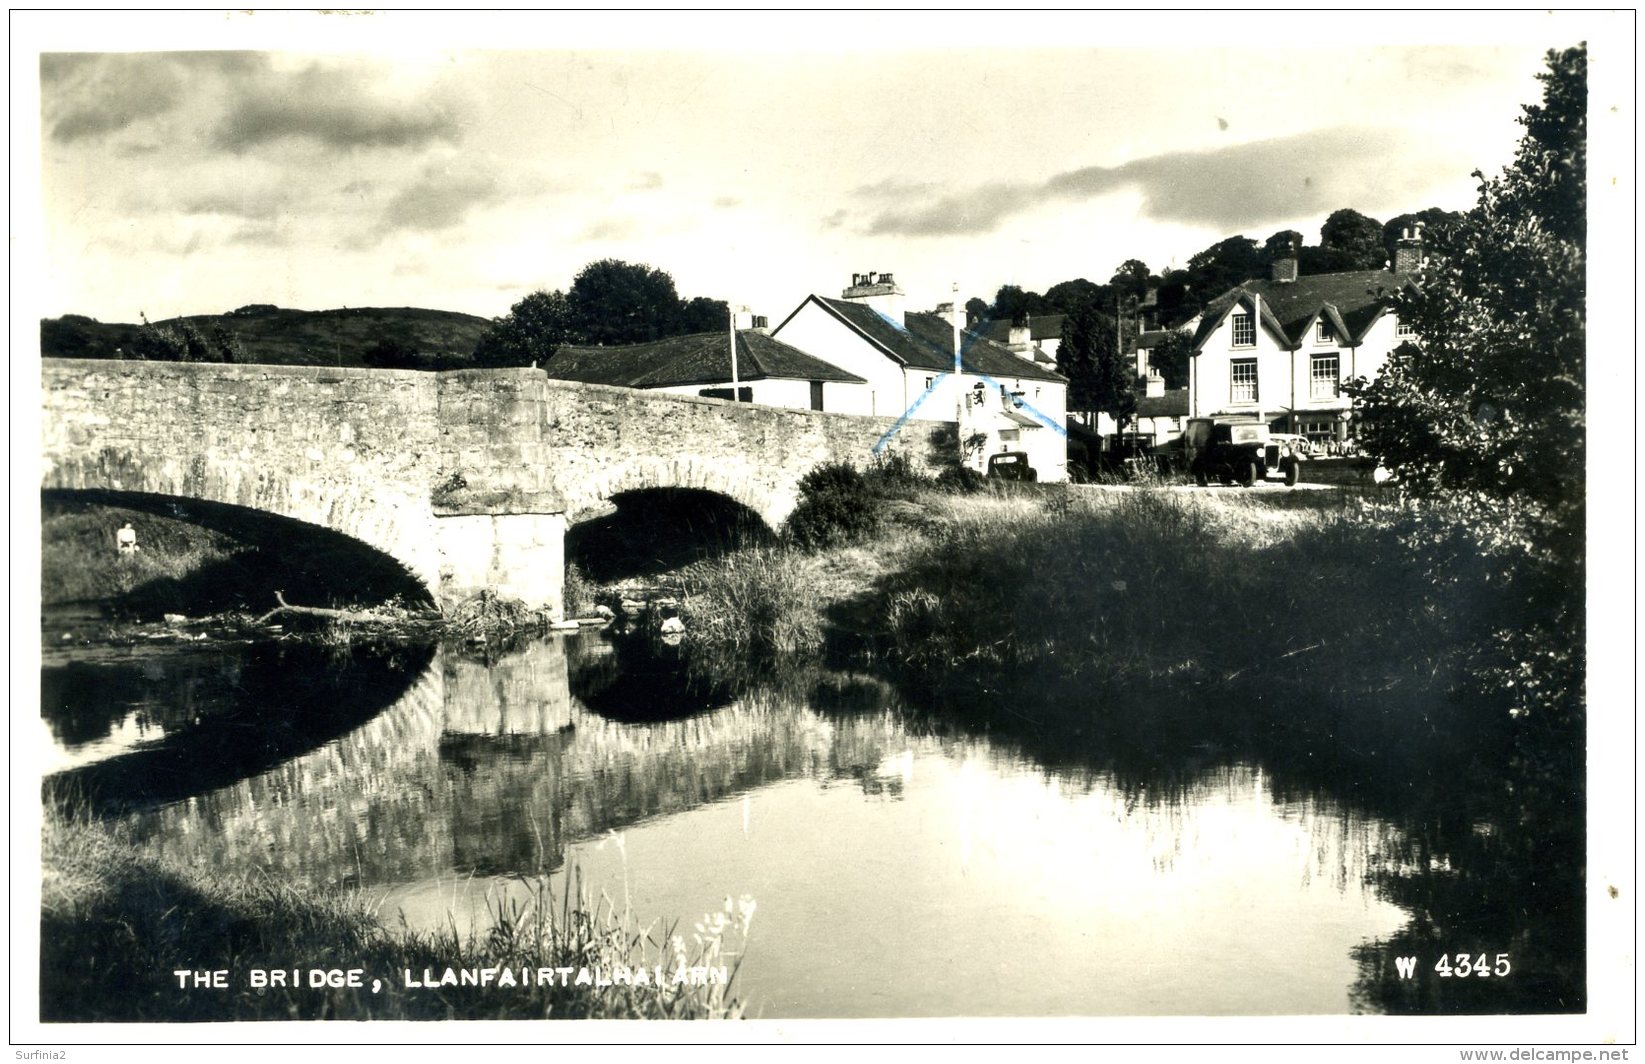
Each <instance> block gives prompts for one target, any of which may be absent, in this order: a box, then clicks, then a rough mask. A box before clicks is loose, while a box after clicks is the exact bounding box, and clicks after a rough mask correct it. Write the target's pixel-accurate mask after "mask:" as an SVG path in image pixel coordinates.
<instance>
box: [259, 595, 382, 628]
mask: <svg viewBox="0 0 1645 1064" xmlns="http://www.w3.org/2000/svg"><path fill="white" fill-rule="evenodd" d="M274 601H276V602H278V603H279V604H280V605H278V606H276V607H275V608H274V609H272V610H269V611H268V612H267V613H265V614H263V615H262V616H261V617H259V618H257V624H259V625H264V624H267V623H268V622H269V621H270V620H272V619H273V618H275V617H279V616H282V615H284V614H287V613H292V614H296V615H298V616H300V617H328V618H330V619H332V620H334V621H349V622H351V623H356V624H358V623H366V622H374V621H388V620H391V619H392V618H390V617H387V616H385V615H384V614H381V613H374V612H372V611H370V610H364V611H362V610H333V609H327V608H325V607H324V606H293V605H292V604H291V603H289V602H287V601H286V597H285V595H284V594H283V593H281V592H279V591H276V592H275V593H274Z"/></svg>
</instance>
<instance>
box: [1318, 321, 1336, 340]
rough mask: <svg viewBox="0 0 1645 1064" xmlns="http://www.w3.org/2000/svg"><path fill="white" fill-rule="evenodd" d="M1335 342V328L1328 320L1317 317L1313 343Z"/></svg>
mask: <svg viewBox="0 0 1645 1064" xmlns="http://www.w3.org/2000/svg"><path fill="white" fill-rule="evenodd" d="M1336 342H1337V330H1336V328H1335V327H1334V326H1333V325H1332V324H1331V323H1330V322H1329V321H1327V320H1326V319H1324V318H1321V319H1319V324H1318V325H1317V326H1316V327H1315V332H1314V343H1316V344H1334V343H1336Z"/></svg>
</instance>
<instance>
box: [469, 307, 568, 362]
mask: <svg viewBox="0 0 1645 1064" xmlns="http://www.w3.org/2000/svg"><path fill="white" fill-rule="evenodd" d="M571 327H572V326H571V308H570V306H569V304H568V303H567V301H566V297H565V294H564V293H563V292H542V291H538V292H533V293H531V294H530V295H528V296H526V297H525V298H524V299H522V300H520V301H519V302H518V303H516V304H514V306H513V307H511V308H509V312H508V313H507V314H506V315H504V316H503V317H501V318H494V319H492V322H491V326H490V327H489V328H488V329H486V331H485V332H484V333H483V334H481V336H480V340H479V342H478V343H477V344H476V345H475V347H474V364H475V365H477V366H530V365H533V364H535V365H539V366H540V365H542V364H544V363H546V362H547V361H548V360H549V358H551V357H552V356H553V354H554V352H555V351H556V350H558V349H559V346H560V345H561V344H562V343H566V342H567V341H568V340H570V339H571V338H572V337H571Z"/></svg>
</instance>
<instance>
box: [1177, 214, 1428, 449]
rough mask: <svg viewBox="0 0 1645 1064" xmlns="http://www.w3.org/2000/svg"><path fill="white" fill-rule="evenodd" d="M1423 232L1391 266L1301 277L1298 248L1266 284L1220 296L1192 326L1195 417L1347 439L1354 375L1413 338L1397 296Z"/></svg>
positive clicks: (1409, 238)
mask: <svg viewBox="0 0 1645 1064" xmlns="http://www.w3.org/2000/svg"><path fill="white" fill-rule="evenodd" d="M1420 240H1421V234H1420V232H1418V233H1417V234H1416V235H1414V236H1413V235H1412V234H1411V233H1410V232H1409V231H1407V233H1406V236H1405V238H1403V239H1402V240H1401V241H1400V245H1399V253H1398V255H1396V258H1395V262H1394V266H1395V268H1394V269H1392V270H1358V271H1352V272H1347V273H1326V274H1314V275H1311V276H1308V277H1298V276H1297V262H1296V258H1295V257H1294V254H1293V256H1292V257H1289V258H1281V259H1278V260H1276V261H1275V262H1274V266H1273V276H1272V277H1271V278H1270V279H1269V280H1267V281H1247V282H1245V283H1244V284H1241V285H1239V286H1238V287H1236V288H1233V289H1230V290H1229V291H1228V292H1225V293H1223V294H1222V295H1221V296H1218V297H1217V298H1216V299H1214V300H1212V301H1211V302H1210V303H1209V304H1208V305H1207V306H1206V308H1205V310H1204V312H1203V314H1202V315H1201V316H1200V319H1199V322H1198V325H1197V327H1196V329H1195V332H1194V348H1193V354H1192V356H1191V357H1190V358H1189V369H1188V414H1189V416H1191V417H1249V418H1255V419H1257V420H1259V421H1265V422H1267V423H1268V424H1269V425H1270V426H1271V427H1272V428H1273V429H1274V430H1275V431H1278V432H1297V433H1302V434H1304V435H1306V436H1308V437H1309V438H1310V439H1314V440H1346V439H1348V438H1349V437H1350V435H1351V433H1352V423H1351V420H1352V419H1351V413H1352V400H1351V399H1350V397H1349V396H1347V395H1345V394H1344V393H1343V390H1342V386H1343V383H1344V382H1346V381H1349V380H1352V379H1354V378H1355V377H1365V378H1367V379H1370V378H1374V377H1376V376H1377V375H1378V374H1379V373H1381V372H1382V367H1383V365H1384V364H1385V363H1386V362H1387V360H1388V355H1389V353H1390V352H1391V351H1393V350H1394V348H1396V347H1398V346H1399V345H1400V344H1401V343H1404V342H1405V341H1406V340H1408V339H1410V338H1411V335H1412V334H1411V333H1410V331H1409V330H1408V329H1406V328H1405V327H1403V326H1402V325H1401V323H1400V322H1399V321H1398V320H1397V316H1396V315H1395V313H1394V311H1393V308H1392V305H1391V302H1390V297H1391V296H1392V294H1393V293H1394V292H1396V291H1398V290H1399V289H1400V288H1401V287H1403V286H1405V285H1408V284H1410V283H1411V282H1412V279H1413V277H1414V270H1415V268H1416V266H1417V264H1418V263H1419V262H1420V253H1421V243H1420Z"/></svg>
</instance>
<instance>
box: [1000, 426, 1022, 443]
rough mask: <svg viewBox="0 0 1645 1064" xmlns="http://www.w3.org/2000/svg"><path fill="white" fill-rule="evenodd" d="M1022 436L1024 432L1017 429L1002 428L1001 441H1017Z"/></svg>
mask: <svg viewBox="0 0 1645 1064" xmlns="http://www.w3.org/2000/svg"><path fill="white" fill-rule="evenodd" d="M1021 437H1022V433H1021V432H1019V431H1018V430H1016V429H1000V442H1001V443H1016V442H1017V440H1018V439H1020V438H1021Z"/></svg>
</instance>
